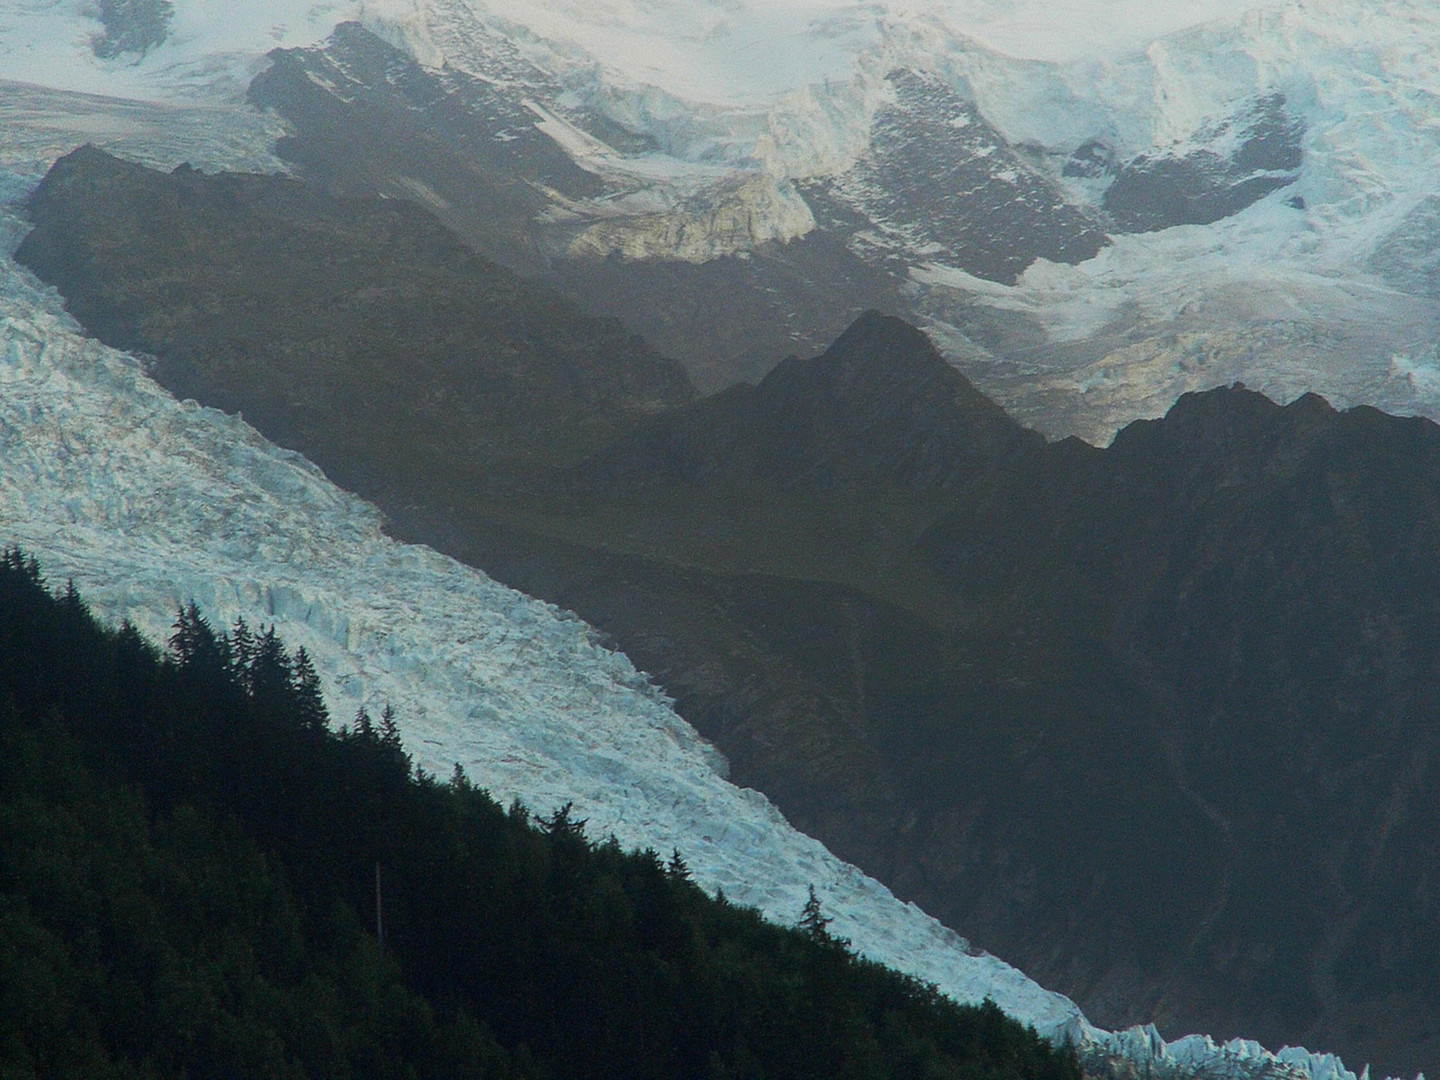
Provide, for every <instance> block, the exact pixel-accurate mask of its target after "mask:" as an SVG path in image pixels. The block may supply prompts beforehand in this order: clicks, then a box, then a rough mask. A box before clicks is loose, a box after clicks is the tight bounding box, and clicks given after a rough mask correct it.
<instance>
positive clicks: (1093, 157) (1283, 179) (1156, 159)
mask: <svg viewBox="0 0 1440 1080" xmlns="http://www.w3.org/2000/svg"><path fill="white" fill-rule="evenodd" d="M1304 134H1305V125H1304V124H1303V123H1302V122H1300V121H1299V120H1297V119H1295V118H1294V117H1292V116H1291V115H1290V114H1289V112H1287V110H1286V107H1285V97H1284V95H1283V94H1278V93H1276V94H1269V95H1266V96H1265V97H1262V98H1260V99H1259V100H1258V101H1256V102H1255V104H1254V105H1253V106H1252V108H1251V109H1250V110H1249V111H1248V112H1246V113H1244V114H1242V115H1240V116H1237V117H1235V118H1233V119H1231V120H1228V121H1225V122H1223V123H1220V124H1216V125H1214V126H1212V127H1210V128H1207V129H1206V130H1203V131H1201V132H1198V133H1197V134H1196V136H1195V138H1194V140H1193V143H1194V144H1195V145H1191V146H1187V147H1186V148H1185V149H1183V150H1180V151H1177V152H1176V153H1173V154H1141V155H1140V156H1138V157H1136V158H1134V159H1132V160H1130V161H1127V162H1126V163H1125V164H1124V165H1122V166H1120V167H1119V168H1118V169H1116V171H1115V172H1114V180H1113V182H1112V183H1111V184H1110V186H1109V187H1108V188H1106V189H1105V197H1104V206H1105V210H1106V212H1107V213H1108V214H1109V215H1110V217H1111V219H1112V220H1113V222H1114V227H1115V230H1116V231H1117V232H1124V233H1134V232H1154V231H1155V230H1157V229H1168V228H1170V227H1171V226H1173V225H1209V224H1210V223H1211V222H1215V221H1219V220H1220V219H1221V218H1227V217H1230V216H1231V215H1232V214H1237V213H1239V212H1240V211H1241V210H1244V209H1245V208H1246V207H1247V206H1249V205H1251V204H1252V203H1255V202H1258V201H1259V200H1260V199H1262V198H1264V197H1265V196H1266V195H1268V194H1270V192H1272V191H1275V190H1276V189H1278V188H1282V187H1286V186H1287V185H1289V184H1293V183H1294V182H1295V181H1296V180H1297V179H1299V169H1300V165H1301V163H1302V160H1303V156H1304V155H1303V152H1302V149H1301V138H1302V137H1303V136H1304ZM1108 167H1109V163H1108V162H1106V161H1105V154H1104V148H1103V147H1099V146H1097V145H1095V144H1086V145H1085V146H1083V147H1081V148H1080V149H1079V150H1077V151H1076V153H1075V155H1074V156H1072V158H1071V159H1070V161H1068V162H1067V163H1066V172H1067V173H1068V174H1069V175H1072V176H1095V175H1103V173H1104V172H1105V171H1106V170H1107V168H1108Z"/></svg>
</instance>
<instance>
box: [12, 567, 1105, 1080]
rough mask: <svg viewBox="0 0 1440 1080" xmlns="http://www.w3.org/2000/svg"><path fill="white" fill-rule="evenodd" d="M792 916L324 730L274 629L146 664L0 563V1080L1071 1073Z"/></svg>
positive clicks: (129, 643)
mask: <svg viewBox="0 0 1440 1080" xmlns="http://www.w3.org/2000/svg"><path fill="white" fill-rule="evenodd" d="M377 908H378V910H377ZM796 915H797V924H796V925H795V926H794V927H781V926H777V925H774V924H772V923H769V922H766V921H764V920H762V919H761V918H760V916H759V914H758V913H757V912H755V911H753V910H751V909H747V908H743V907H740V906H737V905H733V904H730V903H727V902H726V901H725V900H724V899H723V897H714V898H712V897H710V896H709V895H707V894H706V893H705V892H704V891H703V890H702V889H700V887H699V886H697V885H696V884H695V883H694V882H693V881H691V880H690V876H689V873H688V871H687V869H686V867H685V864H684V859H683V856H682V854H681V853H680V852H674V853H672V854H671V855H670V856H668V857H667V858H664V859H662V857H661V856H660V855H659V854H658V853H657V852H654V851H642V852H626V851H623V850H621V848H620V846H619V844H618V843H617V842H616V841H615V840H614V839H613V838H611V839H609V840H599V839H592V838H590V837H587V836H586V834H585V831H584V822H583V821H581V820H578V819H577V818H576V817H575V815H574V814H573V813H572V812H571V809H570V808H569V807H560V808H556V809H553V810H552V811H551V812H550V813H549V814H548V816H547V815H535V814H532V813H531V812H530V811H528V810H527V809H526V808H524V807H522V806H520V805H518V804H517V805H512V806H511V807H509V808H508V809H507V808H505V807H502V806H500V805H499V804H497V803H496V802H495V801H494V800H493V799H491V798H490V796H489V795H488V794H487V793H486V792H484V791H483V790H480V789H478V788H477V787H475V786H473V785H472V784H471V783H470V782H469V781H468V780H467V778H466V777H465V776H464V775H463V773H462V772H460V771H459V769H458V767H457V770H456V773H455V775H454V776H452V777H451V778H449V779H448V780H447V781H445V782H441V781H440V780H439V779H437V778H436V777H433V776H430V775H428V774H425V773H423V772H422V771H420V770H417V769H415V768H413V767H412V763H411V761H410V759H409V758H408V756H407V755H406V753H405V750H404V748H403V745H402V743H401V740H400V738H399V734H398V731H397V729H396V725H395V719H394V717H393V716H392V715H390V714H389V713H388V710H387V713H386V714H385V715H383V716H381V717H380V718H379V719H378V720H376V719H372V718H371V717H370V716H368V715H366V714H365V713H363V712H362V713H360V714H359V715H357V716H356V717H354V718H353V720H352V721H351V722H350V723H349V724H347V725H346V726H344V727H341V728H339V729H338V730H336V729H334V728H333V727H332V725H331V723H330V718H329V716H328V715H327V712H326V708H325V705H324V701H323V697H322V695H321V692H320V685H319V680H318V677H317V675H316V672H315V669H314V667H313V665H312V664H311V662H310V660H309V658H308V657H307V656H306V655H305V653H304V651H303V650H297V651H296V652H294V653H291V652H290V651H288V649H287V648H286V646H285V644H284V643H283V642H282V641H280V640H279V639H278V638H277V637H276V635H275V633H274V631H273V629H272V630H266V629H264V628H250V627H247V626H245V625H244V624H243V623H237V624H236V625H235V626H234V627H232V628H230V629H229V630H228V631H223V632H222V631H217V630H215V629H214V628H212V627H211V626H210V624H209V623H208V622H207V621H206V619H205V618H204V616H203V614H202V613H200V612H199V611H197V610H196V609H195V607H194V606H193V605H191V606H190V607H188V608H186V609H185V610H183V611H181V612H179V613H178V617H177V620H176V624H175V628H174V633H173V635H172V637H171V639H170V641H169V642H168V643H167V647H166V649H165V650H163V651H162V650H160V649H158V648H157V647H156V646H154V645H153V644H151V643H150V642H148V641H147V640H145V639H144V638H143V637H142V636H141V635H140V634H139V633H138V632H137V631H136V630H135V629H134V628H133V627H129V626H122V627H121V628H119V629H118V630H116V629H111V628H107V627H104V626H102V625H100V624H99V623H98V622H97V621H96V620H95V619H94V618H93V617H92V616H91V615H90V613H89V611H88V610H87V608H86V606H85V604H84V602H83V600H82V598H81V597H80V596H79V595H78V593H77V592H76V591H75V589H74V588H73V587H68V588H66V589H64V590H60V591H56V592H52V591H51V589H50V588H49V586H48V584H47V583H46V581H45V579H44V577H43V575H42V574H41V571H40V569H39V567H38V565H37V564H36V563H35V561H33V560H32V559H30V558H28V557H27V556H26V555H24V554H23V553H21V552H19V551H14V550H12V551H8V552H6V553H4V555H3V557H0V1077H3V1078H4V1080H30V1078H43V1077H76V1076H85V1077H91V1078H112V1077H113V1078H116V1080H120V1078H125V1080H130V1078H137V1080H138V1078H152V1077H154V1078H160V1077H165V1078H171V1077H174V1078H181V1077H185V1078H192V1080H210V1078H215V1080H220V1078H233V1077H252V1076H253V1077H258V1076H264V1077H282V1078H288V1077H294V1078H300V1077H326V1078H334V1080H343V1078H346V1077H366V1078H367V1080H385V1078H390V1077H396V1078H400V1077H404V1078H410V1077H415V1078H419V1077H442V1076H443V1077H457V1078H458V1077H497V1078H508V1077H516V1078H520V1077H525V1078H530V1077H535V1078H542V1077H557V1078H559V1077H566V1078H576V1080H585V1078H592V1077H593V1078H601V1077H604V1078H630V1077H634V1078H642V1077H643V1078H652V1077H653V1078H660V1077H676V1078H678V1077H700V1078H721V1077H737V1078H738V1077H745V1078H756V1080H759V1078H781V1077H783V1078H796V1080H800V1078H806V1077H816V1078H820V1077H825V1078H827V1080H831V1078H847V1077H855V1078H860V1077H865V1078H885V1077H916V1078H920V1077H926V1078H929V1077H934V1078H942V1077H944V1078H950V1077H953V1078H964V1080H1009V1078H1016V1080H1018V1078H1020V1077H1024V1078H1026V1080H1079V1077H1080V1070H1079V1067H1078V1065H1077V1063H1076V1059H1075V1056H1074V1053H1073V1052H1072V1051H1070V1050H1068V1049H1057V1048H1054V1047H1052V1046H1050V1045H1049V1044H1048V1043H1046V1042H1045V1041H1044V1040H1042V1039H1040V1038H1039V1037H1038V1036H1037V1035H1036V1034H1035V1033H1034V1032H1033V1030H1031V1029H1028V1028H1024V1027H1022V1026H1020V1025H1019V1024H1017V1023H1016V1022H1014V1021H1012V1020H1010V1019H1009V1018H1008V1017H1006V1016H1004V1015H1003V1014H1002V1013H1001V1012H1000V1010H999V1009H998V1008H996V1007H995V1006H994V1005H993V1004H992V1003H989V1002H986V1003H984V1004H982V1005H979V1006H962V1005H957V1004H955V1003H954V1002H952V1001H950V1000H949V999H947V998H945V997H943V996H941V995H940V994H939V993H938V992H937V991H936V990H935V989H934V987H932V986H929V985H926V984H923V983H920V982H918V981H916V980H914V979H912V978H909V977H907V976H904V975H901V974H898V973H896V972H894V971H892V970H889V969H887V968H884V967H882V966H880V965H878V964H875V963H872V962H869V961H866V960H864V959H862V958H859V957H857V956H855V955H854V954H853V953H852V952H851V951H850V949H849V947H848V943H847V942H845V941H844V940H843V939H839V938H837V937H835V936H833V935H832V934H831V933H830V931H829V930H828V925H827V924H828V921H829V920H828V919H827V918H826V916H825V915H824V913H823V912H822V911H821V909H820V907H819V905H818V904H817V903H815V902H814V897H813V894H812V902H811V903H810V904H808V905H806V907H805V909H804V911H803V912H797V913H796Z"/></svg>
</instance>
